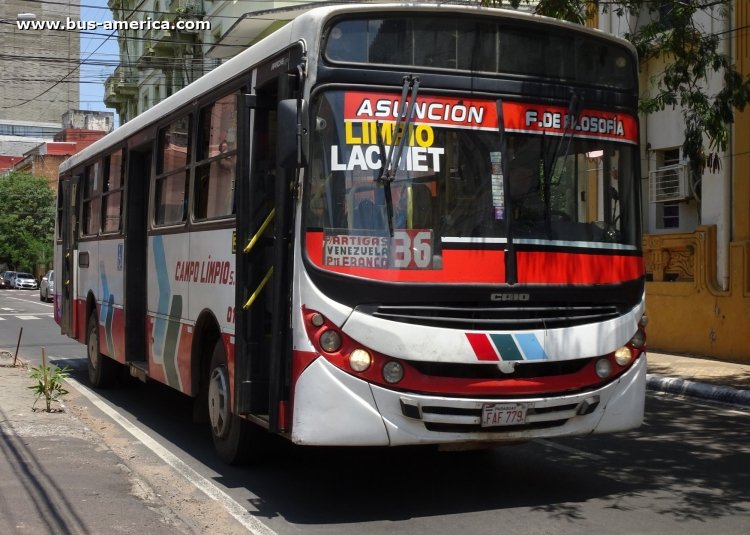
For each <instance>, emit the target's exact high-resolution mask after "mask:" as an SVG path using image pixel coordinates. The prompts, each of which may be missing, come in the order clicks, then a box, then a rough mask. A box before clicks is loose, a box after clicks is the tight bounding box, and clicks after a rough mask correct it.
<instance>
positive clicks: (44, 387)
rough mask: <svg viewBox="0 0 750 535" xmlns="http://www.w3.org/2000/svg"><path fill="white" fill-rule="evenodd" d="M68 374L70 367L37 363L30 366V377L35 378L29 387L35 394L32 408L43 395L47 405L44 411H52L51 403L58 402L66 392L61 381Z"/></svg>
mask: <svg viewBox="0 0 750 535" xmlns="http://www.w3.org/2000/svg"><path fill="white" fill-rule="evenodd" d="M69 375H70V367H68V366H65V367H63V368H58V367H57V366H52V365H48V366H44V365H41V364H40V365H39V366H35V367H32V368H31V378H32V379H34V380H36V384H35V385H32V386H30V387H29V388H30V389H31V390H33V391H34V393H35V394H36V401H34V405H33V406H32V409H34V408H35V407H36V404H37V402H38V401H39V400H40V399H41V398H42V396H44V401H45V404H46V406H47V409H46V411H47V412H52V403H55V402H57V403H59V402H60V399H61V398H62V397H63V396H64V395H65V394H67V393H68V391H67V390H65V388H63V381H64V380H65V379H66V378H67V377H68V376H69Z"/></svg>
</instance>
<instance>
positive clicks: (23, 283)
mask: <svg viewBox="0 0 750 535" xmlns="http://www.w3.org/2000/svg"><path fill="white" fill-rule="evenodd" d="M13 288H15V289H16V290H36V289H37V284H36V279H35V278H34V275H32V274H31V273H23V272H19V273H16V276H15V277H14V278H13Z"/></svg>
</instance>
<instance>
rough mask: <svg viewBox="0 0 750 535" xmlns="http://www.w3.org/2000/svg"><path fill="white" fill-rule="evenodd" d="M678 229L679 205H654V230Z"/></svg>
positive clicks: (663, 203) (668, 203)
mask: <svg viewBox="0 0 750 535" xmlns="http://www.w3.org/2000/svg"><path fill="white" fill-rule="evenodd" d="M679 227H680V203H677V202H660V203H657V204H656V228H659V229H675V228H679Z"/></svg>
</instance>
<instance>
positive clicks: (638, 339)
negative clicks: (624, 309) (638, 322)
mask: <svg viewBox="0 0 750 535" xmlns="http://www.w3.org/2000/svg"><path fill="white" fill-rule="evenodd" d="M630 343H631V344H632V346H633V347H635V348H637V349H640V348H642V347H643V346H644V345H646V334H645V333H644V332H643V331H642V330H640V329H638V330H637V331H635V334H634V335H633V338H631V339H630Z"/></svg>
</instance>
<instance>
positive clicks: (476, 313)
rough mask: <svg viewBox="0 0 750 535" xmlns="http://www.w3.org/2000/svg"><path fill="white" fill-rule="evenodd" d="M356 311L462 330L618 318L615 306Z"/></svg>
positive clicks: (395, 307)
mask: <svg viewBox="0 0 750 535" xmlns="http://www.w3.org/2000/svg"><path fill="white" fill-rule="evenodd" d="M357 310H359V311H361V312H363V313H366V314H370V315H372V316H374V317H376V318H382V319H386V320H390V321H397V322H400V323H411V324H414V325H423V326H426V327H442V328H450V329H464V330H485V331H495V330H497V331H500V330H520V329H553V328H563V327H574V326H576V325H584V324H587V323H595V322H602V321H607V320H610V319H614V318H617V317H619V316H620V315H621V312H620V311H619V310H618V307H617V306H615V305H593V304H592V305H571V306H539V305H534V306H523V307H519V306H491V305H490V306H481V305H480V306H477V304H466V305H456V304H449V305H440V304H434V305H375V306H367V305H364V306H359V307H357Z"/></svg>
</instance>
